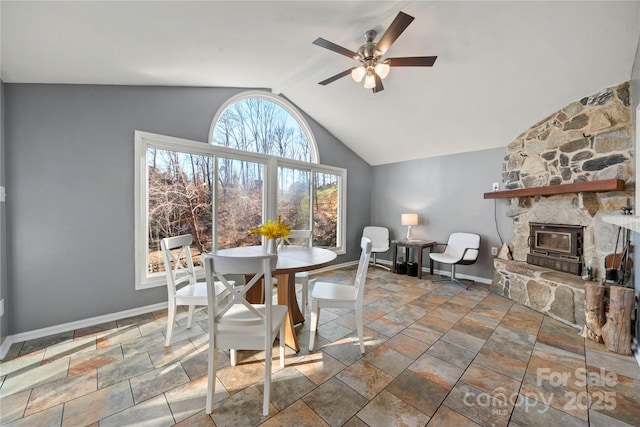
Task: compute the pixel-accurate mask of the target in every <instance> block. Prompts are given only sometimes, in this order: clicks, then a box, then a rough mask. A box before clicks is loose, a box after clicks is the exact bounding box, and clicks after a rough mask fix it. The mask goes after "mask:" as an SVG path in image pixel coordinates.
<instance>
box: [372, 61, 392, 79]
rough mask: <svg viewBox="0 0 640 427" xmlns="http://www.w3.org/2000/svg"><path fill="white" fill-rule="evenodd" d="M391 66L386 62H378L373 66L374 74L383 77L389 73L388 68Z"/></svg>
mask: <svg viewBox="0 0 640 427" xmlns="http://www.w3.org/2000/svg"><path fill="white" fill-rule="evenodd" d="M390 69H391V67H390V66H389V64H388V63H387V62H378V63H377V64H376V66H375V68H374V70H375V71H376V74H377V75H379V76H380V78H381V79H384V78H385V77H387V76H388V75H389V70H390Z"/></svg>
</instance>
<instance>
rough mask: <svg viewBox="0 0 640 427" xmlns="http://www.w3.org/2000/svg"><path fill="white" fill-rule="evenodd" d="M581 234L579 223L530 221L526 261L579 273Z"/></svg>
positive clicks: (582, 230)
mask: <svg viewBox="0 0 640 427" xmlns="http://www.w3.org/2000/svg"><path fill="white" fill-rule="evenodd" d="M583 235H584V227H583V226H581V225H568V224H542V223H536V222H531V223H529V253H528V254H527V263H529V264H533V265H539V266H541V267H546V268H550V269H553V270H558V271H563V272H565V273H570V274H576V275H580V274H582V249H583V247H582V242H583Z"/></svg>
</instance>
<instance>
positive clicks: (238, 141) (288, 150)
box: [209, 91, 318, 163]
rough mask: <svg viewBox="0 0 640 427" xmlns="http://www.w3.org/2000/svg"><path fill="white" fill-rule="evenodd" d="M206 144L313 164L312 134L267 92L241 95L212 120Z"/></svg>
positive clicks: (295, 114) (315, 159)
mask: <svg viewBox="0 0 640 427" xmlns="http://www.w3.org/2000/svg"><path fill="white" fill-rule="evenodd" d="M209 142H211V143H212V144H215V145H220V146H222V147H229V148H235V149H237V150H242V151H251V152H254V153H261V154H270V155H272V156H278V157H284V158H286V159H292V160H300V161H302V162H310V163H317V162H318V153H317V148H316V143H315V140H314V138H313V133H312V132H311V130H310V129H309V126H308V125H307V123H306V121H305V120H304V118H303V117H302V116H301V115H300V114H299V113H298V112H297V110H296V109H295V108H294V107H293V106H292V105H290V104H289V103H288V102H286V101H285V100H283V99H282V98H279V97H277V96H274V95H271V94H270V93H267V92H261V91H250V92H243V93H241V94H239V95H236V96H234V97H232V98H230V99H229V100H228V101H227V102H225V103H224V104H223V105H222V106H221V107H220V109H219V110H218V113H217V114H216V116H215V117H214V118H213V122H212V124H211V130H210V132H209Z"/></svg>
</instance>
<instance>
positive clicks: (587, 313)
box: [580, 282, 606, 343]
mask: <svg viewBox="0 0 640 427" xmlns="http://www.w3.org/2000/svg"><path fill="white" fill-rule="evenodd" d="M604 290H605V287H604V286H602V285H601V284H599V283H595V282H587V283H585V289H584V318H585V320H584V326H583V327H582V332H580V335H581V336H583V337H585V338H587V339H590V340H591V341H595V342H597V343H603V342H604V340H603V339H602V327H603V326H604V324H605V321H606V318H605V315H604Z"/></svg>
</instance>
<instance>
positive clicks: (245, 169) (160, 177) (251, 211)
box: [135, 104, 346, 289]
mask: <svg viewBox="0 0 640 427" xmlns="http://www.w3.org/2000/svg"><path fill="white" fill-rule="evenodd" d="M230 105H233V104H230ZM226 108H227V110H228V109H229V106H227V107H226ZM221 110H224V109H221ZM245 113H246V111H245ZM218 117H223V115H222V114H219V115H218ZM289 120H290V119H289ZM289 126H291V124H289ZM214 128H215V126H212V129H214ZM297 132H302V131H301V130H299V131H297ZM281 133H287V132H279V133H278V132H276V134H281ZM302 134H305V132H302ZM306 138H307V137H306V136H305V137H304V138H302V139H296V141H297V142H296V144H297V145H298V147H297V148H296V149H295V150H292V151H291V153H297V154H296V155H294V156H293V157H296V156H297V155H302V159H314V160H315V159H316V158H317V155H316V150H315V148H314V147H315V143H311V144H310V143H309V140H308V139H306ZM303 141H304V144H306V145H307V147H308V148H307V149H303V148H302V146H303V145H304V144H303ZM253 146H257V145H255V144H254V145H253ZM260 146H262V147H267V148H268V146H269V144H261V145H260ZM274 146H279V144H275V145H274ZM278 150H280V151H276V154H273V153H271V152H270V151H269V150H268V149H267V150H265V151H267V152H266V153H262V152H256V151H253V150H241V149H238V148H235V147H234V148H231V147H229V146H220V145H218V144H206V143H203V142H196V141H188V140H183V139H178V138H173V137H169V136H163V135H157V134H151V133H146V132H139V131H136V134H135V156H136V200H135V203H136V242H135V247H136V289H145V288H149V287H153V286H161V285H164V283H165V282H164V281H165V278H164V265H163V262H162V254H161V252H160V241H161V240H162V239H163V238H165V237H169V236H176V235H180V234H187V233H189V234H191V235H192V236H193V244H192V248H191V250H192V255H193V258H194V262H195V264H196V265H199V263H200V254H201V253H203V252H208V251H211V250H215V249H224V248H229V247H235V246H247V245H259V244H261V240H260V238H259V237H256V236H248V235H247V230H248V229H249V228H250V227H254V226H256V225H258V224H260V223H262V222H265V221H266V220H267V219H275V218H277V217H278V215H279V216H281V218H282V219H283V220H284V221H285V222H287V223H288V224H289V225H290V226H291V228H292V229H311V230H312V231H313V244H314V245H315V246H321V247H326V248H330V249H333V250H335V251H336V252H338V253H344V252H345V243H344V242H345V232H344V222H345V218H346V212H345V210H344V206H346V203H345V196H346V194H345V191H346V170H344V169H341V168H335V167H331V166H323V165H320V164H317V163H314V162H310V161H309V160H301V159H297V158H293V159H287V158H283V157H282V156H280V155H278V154H282V153H283V152H284V151H281V149H280V148H278ZM301 153H302V154H301ZM304 153H306V154H304ZM305 156H306V157H305Z"/></svg>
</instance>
